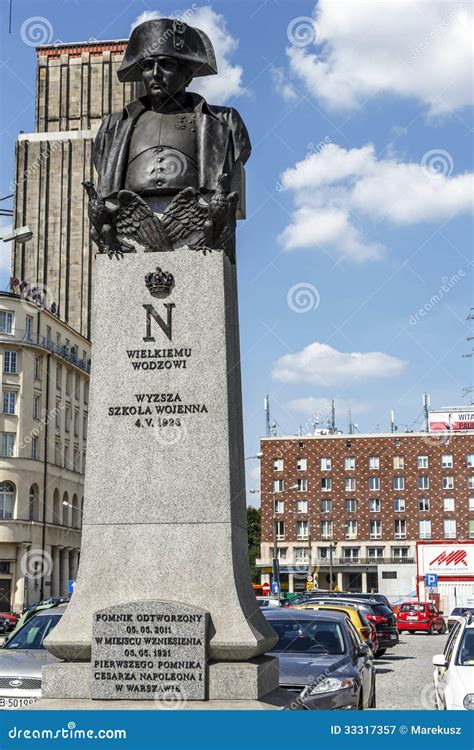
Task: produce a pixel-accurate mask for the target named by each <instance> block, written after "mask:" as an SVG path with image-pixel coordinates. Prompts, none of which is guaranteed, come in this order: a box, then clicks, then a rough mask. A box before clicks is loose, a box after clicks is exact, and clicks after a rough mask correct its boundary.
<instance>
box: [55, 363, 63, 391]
mask: <svg viewBox="0 0 474 750" xmlns="http://www.w3.org/2000/svg"><path fill="white" fill-rule="evenodd" d="M62 384H63V366H62V365H56V388H57V389H58V391H60V390H61V388H62Z"/></svg>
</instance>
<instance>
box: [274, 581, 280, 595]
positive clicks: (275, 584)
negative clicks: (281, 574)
mask: <svg viewBox="0 0 474 750" xmlns="http://www.w3.org/2000/svg"><path fill="white" fill-rule="evenodd" d="M279 592H280V587H279V585H278V581H272V594H278V593H279Z"/></svg>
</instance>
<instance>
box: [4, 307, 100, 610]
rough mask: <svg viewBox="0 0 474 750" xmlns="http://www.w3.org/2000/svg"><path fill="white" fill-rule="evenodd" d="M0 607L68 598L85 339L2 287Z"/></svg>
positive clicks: (75, 532)
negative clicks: (66, 596)
mask: <svg viewBox="0 0 474 750" xmlns="http://www.w3.org/2000/svg"><path fill="white" fill-rule="evenodd" d="M0 366H1V372H2V388H1V394H0V396H1V401H0V403H1V414H0V611H14V612H20V611H21V610H22V608H23V607H24V605H25V604H32V603H35V602H37V601H39V600H40V599H44V598H48V597H50V596H64V595H66V594H67V592H68V585H69V581H71V580H75V578H76V573H77V567H78V563H79V548H80V542H81V526H82V503H83V485H84V468H85V460H86V439H87V408H88V400H89V396H88V391H89V370H90V343H89V341H88V340H87V339H86V338H84V337H83V336H81V335H80V334H78V333H77V332H76V331H74V330H73V329H72V328H70V327H69V326H68V325H67V324H66V323H64V322H62V321H61V320H60V319H59V318H58V317H57V316H56V315H54V314H53V313H51V312H50V311H49V310H47V309H46V308H45V307H44V306H43V305H42V303H41V301H40V300H39V301H37V302H34V301H33V300H32V299H31V298H30V299H29V298H27V297H25V296H24V294H23V295H20V294H13V293H6V292H2V293H0Z"/></svg>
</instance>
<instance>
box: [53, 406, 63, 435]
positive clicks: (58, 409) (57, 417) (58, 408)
mask: <svg viewBox="0 0 474 750" xmlns="http://www.w3.org/2000/svg"><path fill="white" fill-rule="evenodd" d="M61 409H62V404H61V401H56V409H55V411H54V424H55V427H56V429H57V430H59V428H60V427H61Z"/></svg>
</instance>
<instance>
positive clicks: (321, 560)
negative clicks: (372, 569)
mask: <svg viewBox="0 0 474 750" xmlns="http://www.w3.org/2000/svg"><path fill="white" fill-rule="evenodd" d="M415 562H416V561H415V558H414V557H402V558H400V557H333V558H332V564H333V565H334V566H336V565H414V564H415ZM313 565H316V566H317V567H329V557H318V558H316V559H315V560H314V559H313Z"/></svg>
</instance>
